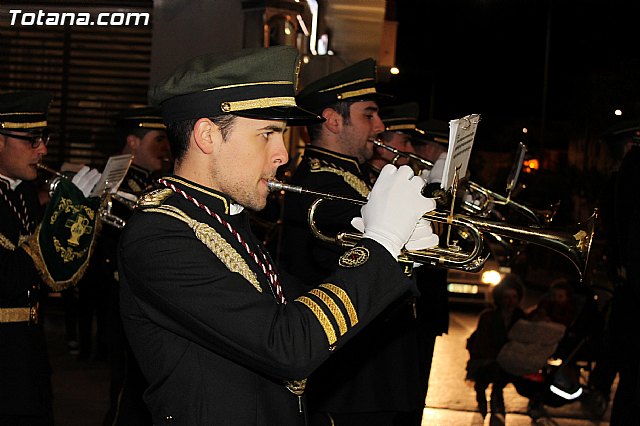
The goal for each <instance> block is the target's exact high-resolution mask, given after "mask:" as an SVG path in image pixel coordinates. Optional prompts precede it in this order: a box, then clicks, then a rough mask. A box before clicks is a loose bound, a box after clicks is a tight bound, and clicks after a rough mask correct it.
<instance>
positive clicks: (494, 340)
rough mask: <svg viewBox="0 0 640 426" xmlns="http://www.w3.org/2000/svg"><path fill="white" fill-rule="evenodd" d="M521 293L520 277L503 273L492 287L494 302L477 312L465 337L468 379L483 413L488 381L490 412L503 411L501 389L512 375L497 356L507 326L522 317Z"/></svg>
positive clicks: (485, 409) (501, 414)
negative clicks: (474, 322) (499, 280)
mask: <svg viewBox="0 0 640 426" xmlns="http://www.w3.org/2000/svg"><path fill="white" fill-rule="evenodd" d="M523 296H524V286H523V285H522V281H521V280H520V278H519V277H518V276H517V275H515V274H508V275H507V276H505V277H504V278H503V280H502V282H501V283H500V284H498V285H497V286H496V287H495V288H494V289H493V301H494V306H493V307H491V308H488V309H486V310H484V311H483V312H481V313H480V317H479V319H478V326H477V328H476V330H475V331H474V332H473V333H472V334H471V336H470V337H469V339H468V340H467V349H468V350H469V361H468V363H467V380H470V381H473V382H474V389H475V391H476V401H477V403H478V409H479V410H480V413H481V414H482V416H483V417H485V416H486V415H487V399H486V390H487V388H488V387H489V385H490V384H492V387H491V400H490V401H491V403H490V405H491V413H492V416H494V415H497V416H504V414H505V407H504V398H503V393H502V391H503V389H504V387H505V386H506V385H507V384H508V383H509V382H510V380H511V379H510V375H509V374H507V373H506V372H504V371H503V370H502V368H500V366H499V365H498V362H497V360H496V359H497V356H498V353H499V352H500V349H501V348H502V346H503V345H504V344H505V343H506V342H507V335H508V333H509V329H510V328H511V326H513V324H514V323H515V322H516V321H517V320H519V319H520V318H523V317H524V311H523V310H522V309H521V308H520V302H521V301H522V298H523Z"/></svg>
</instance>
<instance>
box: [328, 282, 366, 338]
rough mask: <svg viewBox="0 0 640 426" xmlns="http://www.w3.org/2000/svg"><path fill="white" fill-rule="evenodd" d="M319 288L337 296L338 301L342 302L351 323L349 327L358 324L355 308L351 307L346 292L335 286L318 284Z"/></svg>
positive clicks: (351, 304)
mask: <svg viewBox="0 0 640 426" xmlns="http://www.w3.org/2000/svg"><path fill="white" fill-rule="evenodd" d="M320 287H323V288H326V289H327V290H330V291H331V292H333V293H334V294H335V295H336V296H338V299H340V300H341V301H342V303H343V304H344V307H345V308H346V309H347V314H348V315H349V321H351V327H353V326H355V325H356V324H357V323H358V314H357V313H356V308H355V307H354V306H353V303H351V299H350V298H349V295H348V294H347V292H346V291H344V290H343V289H341V288H340V287H338V286H337V285H335V284H328V283H326V284H320Z"/></svg>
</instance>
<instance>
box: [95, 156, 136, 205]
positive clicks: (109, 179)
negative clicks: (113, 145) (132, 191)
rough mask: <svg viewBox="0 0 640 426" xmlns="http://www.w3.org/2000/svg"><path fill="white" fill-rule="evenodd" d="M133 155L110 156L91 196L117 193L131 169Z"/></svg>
mask: <svg viewBox="0 0 640 426" xmlns="http://www.w3.org/2000/svg"><path fill="white" fill-rule="evenodd" d="M132 160H133V155H131V154H122V155H114V156H112V157H109V160H108V161H107V165H106V166H105V167H104V170H103V171H102V176H101V177H100V180H99V181H98V183H97V184H96V186H95V187H94V188H93V191H91V194H90V195H89V196H90V197H99V196H101V195H102V194H106V193H111V194H113V193H115V192H116V191H117V190H118V188H119V187H120V184H121V183H122V180H123V179H124V177H125V176H126V174H127V171H128V170H129V166H130V165H131V161H132Z"/></svg>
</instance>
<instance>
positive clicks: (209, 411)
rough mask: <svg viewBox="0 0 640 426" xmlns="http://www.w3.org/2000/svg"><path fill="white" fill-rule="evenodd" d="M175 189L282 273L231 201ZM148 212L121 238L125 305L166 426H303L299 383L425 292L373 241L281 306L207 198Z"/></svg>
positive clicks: (156, 410) (157, 417) (151, 397)
mask: <svg viewBox="0 0 640 426" xmlns="http://www.w3.org/2000/svg"><path fill="white" fill-rule="evenodd" d="M166 182H167V183H168V184H169V185H173V186H174V187H175V188H176V190H178V191H183V192H184V193H186V194H187V195H188V196H189V197H191V198H192V199H195V200H197V203H200V204H201V205H202V206H206V208H207V209H209V211H210V212H212V213H216V214H217V215H218V216H219V217H220V219H222V220H223V221H224V222H225V223H228V225H229V227H230V228H232V229H233V230H235V232H236V234H237V235H240V237H241V239H242V240H243V241H244V242H245V243H246V247H248V249H249V250H250V251H251V252H252V253H253V254H255V255H256V256H257V258H258V259H259V260H260V261H261V263H262V265H264V266H265V268H266V267H267V266H266V265H267V264H268V263H267V261H269V264H271V265H272V267H274V265H273V264H272V262H271V261H270V260H269V256H268V255H266V254H264V253H262V250H261V247H260V245H259V243H258V242H257V241H256V239H255V238H254V237H253V235H252V233H251V231H250V227H249V217H248V214H247V213H246V212H241V213H239V214H233V215H232V214H230V212H231V210H230V209H231V208H232V206H231V202H230V200H229V199H228V197H226V196H224V195H222V194H219V193H217V192H214V191H212V190H210V189H207V188H204V187H201V186H199V185H197V184H195V183H193V182H189V181H185V180H183V179H181V178H176V177H170V178H167V179H166ZM166 191H169V192H166ZM167 194H170V195H168V196H167ZM141 204H142V205H143V207H142V208H141V210H140V211H136V212H135V213H134V214H133V216H132V217H131V219H130V220H129V223H128V224H127V226H126V227H125V230H124V232H123V234H122V237H121V239H120V245H119V265H120V268H119V269H120V279H121V297H120V307H121V314H122V319H123V323H124V327H125V331H126V333H127V337H128V339H129V341H130V344H131V346H132V348H133V350H134V353H135V354H136V357H137V359H138V361H139V363H140V366H141V368H142V370H143V373H144V374H145V376H146V378H147V380H148V382H149V388H148V389H147V391H146V393H145V400H146V402H147V404H148V405H149V407H150V409H151V412H152V414H153V420H154V423H155V424H158V425H160V424H167V423H168V424H179V425H242V426H248V425H260V426H273V425H303V424H304V423H305V415H304V413H300V405H299V404H301V403H302V406H303V407H304V398H303V399H302V401H301V400H299V398H298V396H297V395H295V394H294V392H292V391H290V390H289V388H291V389H293V390H295V388H294V387H293V386H292V385H295V384H298V383H294V381H300V380H303V379H305V378H306V377H308V376H309V375H310V374H311V372H312V371H313V370H315V369H316V368H317V367H318V366H319V365H320V364H322V363H323V362H324V361H326V360H327V358H329V357H330V356H331V355H332V354H334V353H339V352H340V351H341V348H342V346H343V345H344V343H345V342H347V341H349V340H350V339H351V338H352V337H353V336H354V335H355V334H356V333H357V332H359V331H360V330H361V329H362V328H363V327H366V326H367V325H368V324H369V323H370V322H371V321H372V320H373V319H374V318H375V317H376V316H377V315H379V314H380V313H381V312H382V311H383V310H384V309H385V307H386V306H387V305H389V304H390V303H392V302H393V301H395V300H398V299H400V298H403V297H404V296H405V295H406V294H407V293H414V292H415V286H414V283H413V282H412V281H411V280H409V279H407V278H406V277H405V276H404V275H403V273H402V268H401V267H400V266H399V265H398V264H397V262H396V260H395V259H393V258H392V257H391V256H390V255H389V253H388V252H387V251H386V250H385V249H384V248H383V247H382V246H381V245H379V244H378V243H376V242H375V241H372V240H364V241H363V243H362V246H361V247H359V248H358V249H355V250H353V251H352V252H350V253H349V255H347V256H344V257H342V258H341V260H340V261H339V262H340V266H337V267H336V268H335V269H336V271H335V273H334V274H333V275H332V276H329V277H327V278H326V280H324V281H323V283H322V284H321V285H320V286H318V287H315V288H313V289H312V288H309V289H308V290H307V291H306V292H304V293H303V294H298V292H299V290H297V289H296V287H293V286H290V285H289V284H290V283H289V282H288V281H285V280H284V278H283V277H281V279H282V287H283V290H284V296H285V298H286V303H280V302H279V301H278V299H277V298H276V296H275V293H276V291H275V290H274V288H273V286H272V285H271V284H270V281H269V279H268V278H267V274H265V272H263V269H262V268H261V267H260V266H259V265H258V263H257V262H256V261H255V260H254V257H253V256H252V255H250V254H249V252H248V251H247V249H246V248H245V247H244V246H243V245H242V244H241V243H240V241H239V239H238V237H237V236H236V235H234V234H233V233H232V231H231V230H230V229H229V227H227V226H226V225H222V224H221V223H220V222H219V221H218V220H217V219H215V218H214V217H213V216H212V215H211V214H209V213H208V212H207V211H205V209H204V207H203V208H201V207H199V206H198V205H196V201H194V200H188V199H186V198H185V197H184V196H183V195H181V194H180V193H174V192H171V190H169V189H166V190H164V191H156V192H152V193H150V194H149V195H148V196H145V197H144V198H143V199H142V200H141ZM287 384H288V385H289V387H287ZM303 411H304V408H303Z"/></svg>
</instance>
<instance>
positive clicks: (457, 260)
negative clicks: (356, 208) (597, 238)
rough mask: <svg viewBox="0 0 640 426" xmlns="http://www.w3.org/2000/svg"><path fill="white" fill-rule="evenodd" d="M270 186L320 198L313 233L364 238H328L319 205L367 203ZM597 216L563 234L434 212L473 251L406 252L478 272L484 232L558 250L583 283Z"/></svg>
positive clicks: (346, 243)
mask: <svg viewBox="0 0 640 426" xmlns="http://www.w3.org/2000/svg"><path fill="white" fill-rule="evenodd" d="M268 187H269V190H270V191H288V192H294V193H298V194H308V195H314V196H316V197H318V199H316V200H315V201H314V202H313V203H312V205H311V207H310V208H309V212H308V215H307V220H308V223H309V227H310V228H311V231H312V232H313V234H314V235H315V236H316V237H317V238H319V239H320V240H322V241H325V242H329V243H333V244H339V245H341V246H343V247H353V246H354V245H356V244H357V243H358V241H360V239H361V238H362V234H360V233H357V232H340V233H338V234H337V235H336V236H333V237H332V236H327V235H324V234H323V233H322V232H321V231H320V230H319V229H318V227H317V226H316V223H315V218H314V216H315V212H316V210H317V208H318V206H319V205H320V203H322V202H323V201H327V200H329V201H345V202H349V203H352V204H356V205H364V204H366V202H365V201H362V200H356V199H353V198H349V197H343V196H341V195H335V194H327V193H322V192H318V191H312V190H308V189H304V188H302V187H300V186H294V185H289V184H285V183H282V182H279V181H277V180H275V179H271V180H269V182H268ZM597 215H598V212H597V209H596V210H595V211H594V212H593V214H592V215H591V217H590V218H589V219H588V220H587V221H586V222H584V223H578V224H577V225H576V226H575V229H572V230H568V231H562V230H551V229H543V228H540V227H538V226H517V225H510V224H508V223H505V222H495V221H490V220H486V219H483V218H477V217H472V216H465V215H460V214H451V213H450V212H441V211H437V210H434V211H431V212H428V213H425V215H424V216H423V218H424V219H427V220H430V221H432V222H440V223H442V224H445V225H450V226H459V227H462V228H464V229H465V231H466V232H467V233H469V234H470V236H471V238H472V239H473V242H474V247H473V249H471V250H470V251H466V252H465V251H463V250H462V249H461V248H460V247H459V246H457V245H455V243H454V244H452V245H448V246H447V248H441V247H434V248H429V249H423V250H404V251H403V254H404V255H405V256H406V257H408V258H409V259H410V260H412V261H414V262H416V263H422V264H428V265H432V266H435V267H443V268H447V269H459V270H462V271H465V272H477V271H479V270H480V269H482V266H483V265H484V263H485V262H486V260H487V259H488V256H489V254H488V253H487V252H486V251H485V250H484V237H483V233H485V232H486V233H491V234H495V235H500V236H504V237H507V238H513V239H516V240H522V241H526V242H529V243H533V244H537V245H540V246H542V247H546V248H549V249H551V250H554V251H556V252H558V253H560V254H562V255H563V256H565V257H566V258H567V259H569V260H570V261H571V263H572V264H573V265H574V266H575V268H576V269H577V271H578V273H579V275H580V280H582V279H583V278H584V275H585V274H586V269H587V261H588V259H589V252H590V250H591V243H592V241H593V234H594V228H595V221H596V218H597Z"/></svg>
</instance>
